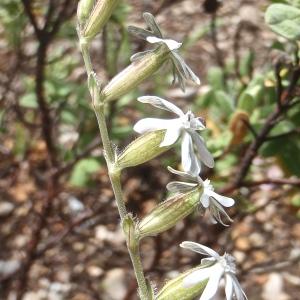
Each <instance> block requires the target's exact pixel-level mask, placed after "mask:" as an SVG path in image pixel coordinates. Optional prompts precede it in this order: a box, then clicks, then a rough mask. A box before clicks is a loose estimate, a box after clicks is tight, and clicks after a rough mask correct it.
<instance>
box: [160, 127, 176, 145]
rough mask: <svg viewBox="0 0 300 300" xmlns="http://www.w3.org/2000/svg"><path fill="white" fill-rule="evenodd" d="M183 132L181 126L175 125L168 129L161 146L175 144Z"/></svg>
mask: <svg viewBox="0 0 300 300" xmlns="http://www.w3.org/2000/svg"><path fill="white" fill-rule="evenodd" d="M180 132H181V128H180V126H177V127H176V126H173V127H169V128H168V129H167V132H166V134H165V137H164V139H163V141H162V142H161V143H160V145H159V146H160V147H167V146H170V145H173V144H174V143H175V142H176V141H177V140H178V138H179V136H180Z"/></svg>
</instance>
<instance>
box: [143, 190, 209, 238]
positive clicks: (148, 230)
mask: <svg viewBox="0 0 300 300" xmlns="http://www.w3.org/2000/svg"><path fill="white" fill-rule="evenodd" d="M202 192H203V190H202V188H200V187H197V188H195V189H193V190H191V191H190V192H188V193H185V194H179V195H175V196H174V197H172V198H170V199H167V200H166V201H164V202H162V203H161V204H159V205H158V206H157V207H155V208H154V209H153V210H152V211H151V212H150V214H149V215H147V216H146V217H145V218H144V219H143V220H142V221H141V222H140V223H139V224H138V228H137V229H138V231H139V233H138V234H139V237H140V239H141V238H143V237H146V236H153V235H157V234H158V233H161V232H164V231H166V230H168V229H170V228H172V227H173V226H175V225H176V224H177V222H178V221H180V220H182V219H183V218H185V217H186V216H188V215H189V214H191V213H192V212H193V211H194V210H195V209H196V208H197V207H198V205H199V199H200V196H201V194H202Z"/></svg>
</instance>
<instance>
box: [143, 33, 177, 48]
mask: <svg viewBox="0 0 300 300" xmlns="http://www.w3.org/2000/svg"><path fill="white" fill-rule="evenodd" d="M146 40H147V42H149V43H151V44H156V43H164V44H166V45H167V47H168V48H169V49H170V50H171V51H172V50H176V49H179V48H180V47H181V45H182V43H178V42H176V41H174V40H172V39H161V38H158V37H156V36H148V37H147V38H146Z"/></svg>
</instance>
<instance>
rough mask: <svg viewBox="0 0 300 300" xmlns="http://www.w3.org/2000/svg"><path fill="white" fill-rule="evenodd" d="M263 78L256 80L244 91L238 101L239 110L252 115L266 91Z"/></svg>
mask: <svg viewBox="0 0 300 300" xmlns="http://www.w3.org/2000/svg"><path fill="white" fill-rule="evenodd" d="M263 81H264V80H263V76H261V75H259V76H257V77H256V78H254V79H253V80H252V81H251V82H250V84H249V85H248V87H247V88H246V89H245V90H244V91H243V93H242V94H241V96H240V97H239V100H238V108H239V109H241V110H244V111H246V112H248V113H252V112H253V110H254V108H255V107H256V105H257V104H258V102H259V100H260V97H261V95H262V91H263V89H264V82H263Z"/></svg>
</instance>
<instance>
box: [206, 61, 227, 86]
mask: <svg viewBox="0 0 300 300" xmlns="http://www.w3.org/2000/svg"><path fill="white" fill-rule="evenodd" d="M207 76H208V78H207V80H208V83H209V84H210V85H211V86H212V88H213V89H214V90H224V89H225V87H224V72H223V70H222V69H221V68H219V67H212V68H210V69H209V70H208V74H207Z"/></svg>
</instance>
